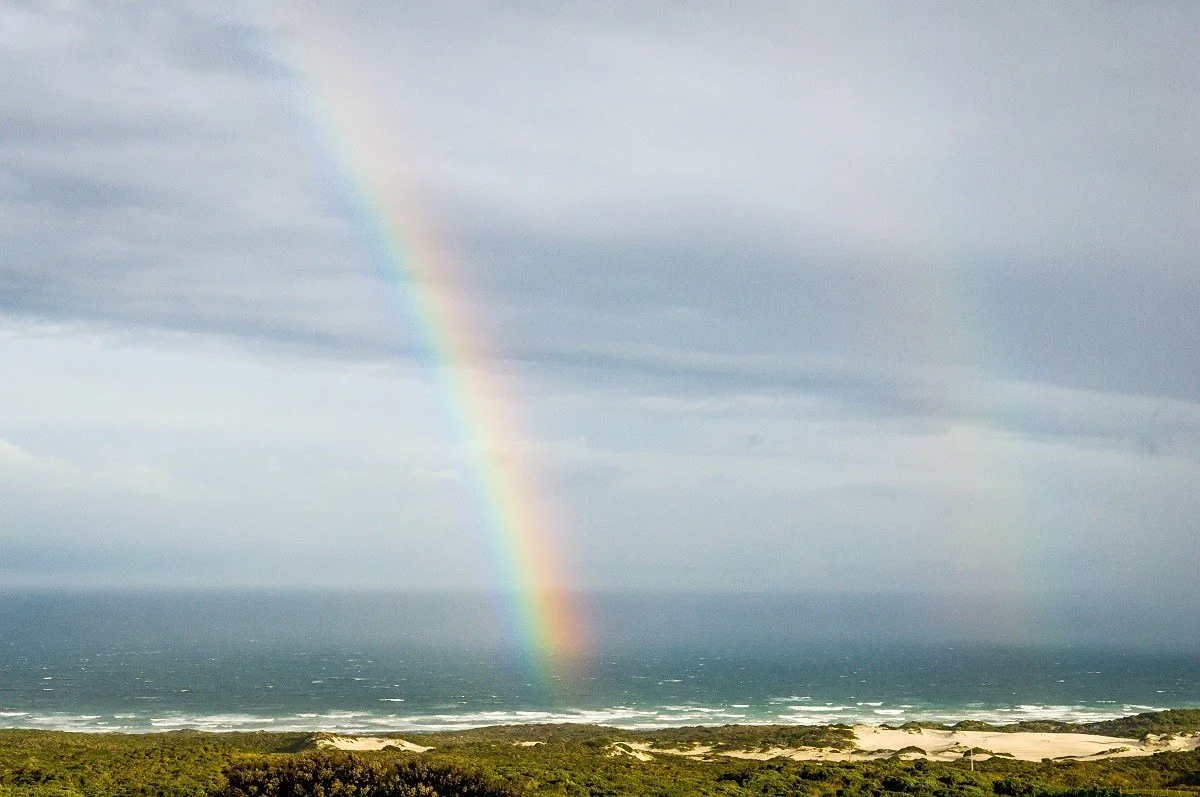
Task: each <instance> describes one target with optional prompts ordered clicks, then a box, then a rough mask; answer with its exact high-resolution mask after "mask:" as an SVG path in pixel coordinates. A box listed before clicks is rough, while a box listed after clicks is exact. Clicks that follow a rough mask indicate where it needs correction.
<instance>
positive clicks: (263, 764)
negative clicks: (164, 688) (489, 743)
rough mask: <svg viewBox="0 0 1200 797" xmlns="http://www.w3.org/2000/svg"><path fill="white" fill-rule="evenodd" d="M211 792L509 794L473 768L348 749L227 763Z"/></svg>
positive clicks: (284, 796)
mask: <svg viewBox="0 0 1200 797" xmlns="http://www.w3.org/2000/svg"><path fill="white" fill-rule="evenodd" d="M226 778H227V783H226V785H225V787H224V788H222V789H220V790H218V791H216V792H214V797H324V796H325V795H329V797H333V795H355V797H513V795H516V794H517V792H516V791H515V790H513V789H511V788H507V787H504V786H501V785H499V784H496V783H494V782H492V781H491V780H489V779H488V778H486V777H484V776H482V775H479V774H477V773H473V772H468V771H466V770H463V769H459V768H458V767H454V766H447V765H433V764H427V763H425V762H423V761H414V760H411V759H410V760H404V761H386V760H380V759H378V758H375V759H366V758H363V757H360V756H354V755H350V754H346V753H329V754H321V755H302V756H296V757H294V758H288V759H285V760H258V761H244V762H241V763H238V764H235V765H234V766H232V767H230V768H229V770H228V772H227V773H226Z"/></svg>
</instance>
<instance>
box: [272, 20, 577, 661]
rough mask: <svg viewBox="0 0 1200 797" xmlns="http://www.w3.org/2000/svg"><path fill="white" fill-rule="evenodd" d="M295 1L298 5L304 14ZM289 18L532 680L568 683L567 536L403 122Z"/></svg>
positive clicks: (332, 51) (294, 60)
mask: <svg viewBox="0 0 1200 797" xmlns="http://www.w3.org/2000/svg"><path fill="white" fill-rule="evenodd" d="M299 5H300V4H297V5H296V6H292V8H293V9H298V7H299ZM302 16H303V15H302V14H301V13H300V12H299V11H298V10H293V12H292V13H290V14H288V15H287V19H286V20H284V23H285V29H284V30H283V31H282V35H281V37H280V38H282V40H283V41H282V42H281V44H282V45H283V46H284V48H285V53H284V55H285V60H286V61H287V62H288V63H289V64H290V65H291V66H292V69H293V70H294V72H295V73H296V74H297V75H298V78H299V80H300V82H301V85H302V86H303V90H302V94H303V95H304V99H305V101H306V104H307V105H308V107H309V119H310V120H311V122H312V123H313V125H314V126H315V130H314V131H313V132H314V133H315V134H316V136H317V137H318V138H319V139H322V140H323V141H322V142H321V143H320V144H318V146H319V147H320V149H321V150H324V151H326V152H330V153H331V154H332V157H333V160H334V166H335V170H336V171H337V172H338V173H339V182H340V183H341V184H342V187H343V188H344V189H346V190H348V191H349V192H350V193H351V199H352V201H353V205H354V207H355V208H356V215H357V216H358V218H357V219H356V222H357V223H358V225H359V227H360V230H361V232H362V233H363V234H364V235H365V236H366V237H367V238H368V239H369V241H370V243H371V245H372V248H373V249H374V250H375V251H374V255H375V258H374V259H375V260H376V262H377V263H379V264H380V268H381V270H382V271H383V276H384V278H385V281H386V282H387V283H388V284H389V286H391V288H392V290H393V291H394V292H395V297H396V299H397V300H398V301H399V302H400V305H401V307H402V308H406V309H407V310H408V311H409V313H410V315H411V318H412V319H413V326H414V327H416V329H417V331H418V333H419V335H420V336H421V338H422V343H423V348H424V351H423V358H424V360H425V365H426V366H427V368H428V369H429V371H430V372H431V373H432V374H434V375H435V378H436V381H437V385H438V389H439V391H440V394H441V404H442V408H443V411H444V415H445V417H446V419H447V422H448V424H449V426H450V427H451V429H452V430H453V434H454V436H455V437H456V438H457V442H458V443H459V445H460V449H461V451H462V456H463V460H464V466H465V470H466V472H467V476H468V479H467V481H468V483H469V490H470V493H471V500H472V503H473V505H474V517H475V520H476V522H477V523H478V525H479V527H480V530H481V536H482V537H483V538H484V539H485V541H486V543H487V546H488V549H489V554H490V559H491V560H492V561H493V563H494V565H495V567H496V568H497V570H498V571H499V572H498V575H499V577H500V579H501V580H502V581H503V583H504V587H505V589H504V595H505V601H506V604H507V605H506V607H505V609H506V614H507V615H508V622H509V624H510V626H511V627H512V629H513V630H514V632H515V633H516V634H517V635H518V636H519V641H520V645H521V649H522V652H523V654H524V656H525V658H526V661H527V664H528V666H529V668H530V671H531V673H532V675H533V676H534V677H535V678H537V679H538V680H539V681H540V682H541V683H542V684H550V683H551V682H553V681H562V680H563V679H565V678H567V677H568V676H569V675H570V674H571V673H572V672H573V671H574V670H575V668H576V667H577V665H578V663H579V661H580V657H581V654H582V653H584V652H586V649H587V641H588V640H587V639H586V636H587V635H586V633H585V631H584V624H583V622H582V618H581V614H580V611H579V608H578V606H577V605H576V600H575V598H574V596H573V594H572V593H571V591H570V589H569V588H570V586H571V579H570V577H569V574H568V571H567V569H566V568H565V567H564V566H563V564H562V562H561V560H560V557H559V552H558V545H559V544H560V543H559V542H558V540H556V536H557V532H558V530H559V529H560V528H561V527H560V526H559V525H558V524H557V521H556V518H555V516H554V512H553V508H552V507H551V505H550V501H549V500H548V499H547V497H546V496H545V495H544V491H542V490H540V489H539V488H538V486H537V482H536V480H535V479H534V477H533V473H532V472H531V471H530V469H529V467H528V465H527V462H526V459H527V457H526V456H524V451H523V449H524V448H525V446H524V445H523V444H522V442H521V440H522V437H521V434H520V433H519V426H518V424H517V423H516V421H515V419H514V417H513V413H512V403H511V401H510V400H509V399H508V397H507V396H506V394H505V391H504V390H503V389H502V386H501V384H500V380H499V379H497V378H496V377H495V376H494V375H493V374H492V373H490V371H489V364H491V363H494V360H493V359H492V358H491V356H490V353H489V352H488V351H487V350H486V349H485V347H484V344H483V339H482V337H481V335H480V334H479V333H478V332H477V331H476V329H475V324H474V323H473V319H472V318H471V312H470V310H471V308H470V302H469V301H467V300H466V291H465V290H464V289H462V288H461V287H460V286H459V283H458V281H457V275H456V269H455V267H454V263H453V258H452V257H451V255H450V253H449V252H448V251H447V250H446V248H445V247H444V246H443V245H442V244H441V242H440V240H439V236H437V235H436V234H435V228H434V227H433V225H432V224H431V223H430V222H429V221H428V220H427V219H425V218H423V217H422V215H421V213H420V203H419V202H418V201H417V200H416V198H415V197H414V195H413V192H411V191H410V190H409V184H410V182H411V181H410V180H409V179H408V178H407V175H406V174H405V173H404V160H403V158H402V153H401V152H400V151H399V146H398V145H399V141H400V138H401V137H400V135H399V131H398V130H397V125H396V124H395V123H394V122H391V121H389V120H388V119H385V117H384V114H383V113H381V107H382V104H381V103H380V102H379V98H378V97H375V96H372V93H371V91H370V90H369V87H368V81H367V79H366V77H365V75H364V74H361V73H360V70H359V68H358V67H357V65H355V64H354V63H352V62H351V60H350V59H349V58H348V57H346V56H345V55H343V54H344V53H345V52H347V51H348V50H349V47H348V46H347V45H345V43H344V42H337V41H329V40H322V41H320V42H317V41H314V36H315V35H317V34H315V33H314V32H316V31H321V34H319V35H323V36H326V37H328V35H329V33H328V32H329V31H330V30H331V28H330V26H327V25H323V24H321V22H320V21H318V20H316V19H305V18H302Z"/></svg>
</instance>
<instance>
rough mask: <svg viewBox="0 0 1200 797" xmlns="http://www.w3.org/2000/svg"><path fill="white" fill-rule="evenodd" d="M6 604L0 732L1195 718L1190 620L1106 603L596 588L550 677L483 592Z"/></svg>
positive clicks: (1199, 689) (1, 614)
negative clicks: (576, 659) (580, 650)
mask: <svg viewBox="0 0 1200 797" xmlns="http://www.w3.org/2000/svg"><path fill="white" fill-rule="evenodd" d="M0 597H2V598H3V602H2V604H0V727H12V728H49V729H61V730H74V731H132V732H142V731H167V730H177V729H184V728H192V729H198V730H208V731H233V730H255V729H272V730H304V731H316V730H325V731H342V732H376V733H380V732H386V731H409V732H412V731H435V730H450V729H457V728H468V727H477V726H484V725H499V724H506V723H533V722H537V723H541V722H590V723H601V724H608V725H616V726H624V727H636V728H657V727H668V726H680V725H698V724H706V725H720V724H727V723H786V724H814V723H821V724H824V723H835V722H840V723H857V722H866V723H889V724H899V723H904V722H907V721H911V720H933V721H940V722H953V721H957V720H962V719H978V720H985V721H988V722H1012V721H1017V720H1025V719H1062V720H1070V721H1089V720H1097V719H1108V718H1112V717H1116V716H1121V715H1125V714H1132V713H1138V712H1141V711H1149V710H1155V709H1165V708H1184V707H1193V708H1194V707H1200V645H1197V643H1196V639H1197V637H1196V636H1195V635H1194V634H1192V635H1189V634H1190V626H1189V625H1188V624H1189V623H1190V622H1192V621H1191V620H1190V619H1188V618H1187V617H1184V618H1183V619H1180V618H1175V619H1173V620H1171V621H1170V622H1166V621H1163V622H1162V623H1159V625H1156V624H1155V622H1154V621H1153V619H1152V618H1146V617H1143V618H1142V619H1141V620H1139V616H1138V615H1137V613H1136V612H1135V613H1132V614H1129V615H1127V616H1120V615H1119V612H1115V610H1114V609H1113V605H1115V604H1113V605H1104V606H1099V607H1096V606H1092V607H1091V608H1088V606H1085V605H1083V604H1081V606H1080V607H1076V609H1075V610H1072V611H1066V610H1060V611H1058V612H1057V613H1055V614H1054V616H1050V617H1046V616H1043V617H1040V618H1038V619H1037V620H1036V621H1035V622H1034V623H1033V624H1032V625H1030V624H1029V622H1027V621H1026V622H1025V625H1024V626H1022V625H1021V624H1019V623H1018V624H1017V625H1016V626H1014V625H1013V624H1012V623H1011V622H1008V621H1007V620H1006V621H1004V622H1000V621H997V620H995V615H996V612H995V611H994V607H992V608H987V607H984V608H981V609H979V610H978V611H974V610H969V609H968V610H964V609H963V604H962V602H961V601H959V602H958V603H954V602H953V601H951V602H949V604H950V605H951V607H952V609H953V611H951V610H949V609H946V608H945V607H946V606H947V603H948V602H947V601H946V600H945V598H944V596H942V597H937V598H936V599H935V598H934V597H928V598H921V597H919V596H896V595H867V596H861V595H859V596H855V595H838V594H824V595H791V596H788V595H689V594H678V595H669V594H654V595H604V594H596V595H592V596H589V597H588V599H587V601H586V602H585V603H586V605H587V606H588V609H589V613H590V616H591V623H592V628H591V638H592V640H593V644H592V649H591V652H590V654H589V655H588V656H587V657H586V658H585V660H584V661H583V662H582V663H581V664H580V666H579V668H578V669H577V670H576V671H575V674H574V675H573V676H571V677H570V678H567V677H566V676H563V678H562V680H561V682H550V683H547V682H546V681H545V680H543V679H540V678H538V677H537V676H536V673H534V672H532V671H531V668H530V666H529V663H528V660H527V657H526V656H525V655H524V651H523V650H522V645H521V644H520V643H519V642H516V641H514V637H515V636H516V635H515V634H514V633H513V629H512V628H511V627H510V624H509V622H508V620H507V619H506V618H505V617H504V615H503V614H502V612H500V611H499V609H498V608H497V607H498V606H499V604H500V601H498V600H496V598H495V596H489V595H484V594H473V595H463V594H455V595H449V594H447V595H420V594H417V595H402V594H398V595H387V594H357V593H353V592H345V593H266V592H252V593H250V592H247V593H240V592H195V593H172V592H162V593H137V592H126V593H120V592H26V593H9V594H4V595H2V596H0ZM937 607H943V608H942V609H938V608H937ZM1089 612H1090V614H1089ZM1025 614H1026V615H1028V613H1027V612H1026V613H1025ZM989 617H990V618H992V619H991V620H988V619H987V618H989ZM1172 623H1174V626H1172ZM1031 631H1032V632H1036V633H1032V632H1031ZM1148 634H1149V635H1151V636H1149V637H1148V636H1147V635H1148Z"/></svg>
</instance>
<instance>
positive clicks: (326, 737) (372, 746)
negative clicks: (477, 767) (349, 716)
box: [316, 734, 433, 753]
mask: <svg viewBox="0 0 1200 797" xmlns="http://www.w3.org/2000/svg"><path fill="white" fill-rule="evenodd" d="M316 744H317V747H324V748H333V749H335V750H360V751H361V750H383V749H385V748H388V747H394V748H396V749H399V750H407V751H408V752H410V753H424V752H425V751H427V750H432V749H433V748H432V747H422V746H421V745H419V744H413V743H412V742H407V741H405V740H404V739H389V738H387V737H385V736H338V735H336V734H322V735H321V736H320V737H319V738H318V739H317V742H316Z"/></svg>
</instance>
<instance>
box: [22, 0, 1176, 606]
mask: <svg viewBox="0 0 1200 797" xmlns="http://www.w3.org/2000/svg"><path fill="white" fill-rule="evenodd" d="M215 5H216V4H213V6H215ZM226 5H227V7H224V8H221V7H213V6H210V4H206V3H200V2H195V3H189V2H184V1H183V0H165V1H163V2H154V3H144V4H140V3H129V2H111V3H109V2H70V1H69V0H62V1H61V2H49V1H47V2H20V0H18V1H17V2H9V3H5V4H3V5H2V6H0V109H2V112H0V584H5V585H10V586H52V585H72V586H80V585H118V586H131V585H151V586H163V585H189V586H198V585H200V586H202V585H224V586H276V585H290V586H333V587H348V586H362V587H371V588H396V589H428V588H434V587H485V588H486V587H495V586H497V585H499V584H500V583H501V581H502V578H503V574H502V573H500V572H499V570H498V569H497V567H496V566H495V564H494V563H493V562H491V561H489V555H488V554H487V553H486V550H487V549H486V546H485V544H484V540H483V539H482V533H481V531H480V529H479V524H478V519H477V518H475V517H473V516H472V512H471V504H470V502H469V501H468V500H467V497H468V496H469V495H470V491H471V489H472V488H471V485H470V484H468V483H467V482H468V481H469V479H470V478H471V474H470V473H469V472H468V471H466V470H464V468H463V465H462V463H463V461H464V459H463V453H462V451H463V445H464V441H463V440H461V439H458V438H457V437H456V436H455V434H454V433H453V427H452V426H451V425H449V424H448V423H447V419H446V417H445V415H444V411H443V407H442V406H441V398H440V397H439V393H438V390H437V389H436V380H435V378H434V376H433V375H432V374H431V373H430V372H429V371H428V369H427V367H426V365H425V364H424V363H425V362H426V358H425V356H424V354H423V353H422V350H423V347H424V345H425V340H424V338H423V336H422V330H420V329H419V328H417V327H415V326H414V325H413V322H412V315H411V313H410V312H409V310H408V309H407V307H406V304H405V301H404V299H403V297H402V296H401V297H397V295H396V285H395V282H394V280H389V279H388V277H387V268H386V265H387V264H386V263H381V262H380V257H379V254H378V246H377V243H378V242H377V240H376V239H377V235H378V229H377V228H376V227H375V226H373V222H372V221H371V219H370V217H369V214H368V213H366V212H365V209H366V208H367V204H366V203H365V200H364V196H363V193H362V186H361V185H360V184H356V183H355V182H354V181H353V180H352V179H351V178H350V177H349V175H348V172H347V168H346V155H347V153H346V152H344V151H339V149H338V148H337V146H335V144H334V134H335V133H336V130H337V127H338V122H339V120H338V119H336V118H335V117H336V114H337V110H336V107H337V103H333V104H332V105H331V104H329V103H327V102H322V100H321V99H320V98H319V97H318V96H317V95H316V94H315V93H314V91H313V84H312V81H313V80H314V78H319V77H320V75H319V66H318V64H319V63H320V62H321V59H322V57H323V56H324V55H330V56H336V58H337V59H338V61H339V62H340V63H342V64H343V65H348V68H349V72H348V74H351V75H352V76H354V77H355V79H356V80H357V81H360V83H359V84H358V85H357V88H358V89H359V90H360V91H361V94H360V95H359V96H361V97H366V98H370V100H371V101H372V103H373V105H374V106H375V107H374V108H373V113H374V114H375V115H376V117H377V118H380V119H383V120H386V122H387V124H388V126H389V129H388V130H387V131H386V132H387V136H388V140H391V141H393V142H394V158H395V161H396V166H397V169H398V171H400V172H402V173H405V174H407V175H408V179H409V181H410V182H411V184H410V185H408V186H405V189H406V191H407V193H408V195H409V196H410V197H411V198H412V201H413V202H416V203H419V204H420V207H419V208H415V209H414V212H419V215H421V216H423V217H425V218H428V219H430V220H431V224H432V225H433V227H432V228H431V229H434V230H436V231H437V233H436V235H437V238H438V242H439V243H440V245H441V246H442V247H443V248H444V249H445V250H446V251H448V252H450V253H452V258H451V259H452V261H453V262H454V264H455V268H456V269H457V270H458V272H459V273H458V277H459V282H460V283H461V284H462V286H464V293H463V297H462V298H463V300H464V301H466V302H467V303H468V305H467V306H468V307H469V308H470V310H469V314H470V315H471V316H472V317H473V319H474V320H475V322H476V323H477V325H478V327H479V329H480V330H481V331H482V334H483V335H484V336H486V338H487V346H488V348H489V349H490V350H491V351H492V352H494V356H493V357H492V358H491V359H489V360H487V361H486V362H484V363H481V364H479V365H480V367H482V368H484V369H486V370H488V371H489V372H492V373H493V374H494V375H495V376H496V377H497V378H499V379H501V380H502V381H503V382H504V383H505V384H506V385H507V386H508V389H509V392H510V393H511V397H512V403H513V407H512V410H513V412H514V413H515V415H516V416H518V417H519V418H520V419H521V421H520V439H516V440H512V441H511V445H512V448H513V450H512V451H511V452H495V453H496V454H497V455H499V456H512V457H519V458H521V459H523V460H525V461H527V462H528V464H529V465H530V467H531V469H532V470H533V471H534V472H535V473H536V474H538V476H539V479H540V484H541V490H542V491H543V493H544V494H545V496H546V498H547V500H548V501H550V502H551V503H552V504H553V505H554V506H555V508H556V509H557V512H558V514H559V516H560V518H561V520H562V523H561V527H560V528H558V530H557V534H558V537H559V539H558V545H559V546H560V548H561V552H562V555H563V556H564V558H565V559H566V560H567V561H568V562H569V566H570V572H571V576H570V578H571V580H572V583H574V584H576V585H578V586H581V587H604V588H616V589H624V588H649V587H655V588H661V587H678V588H687V589H692V588H720V589H749V590H813V589H830V588H835V589H840V588H848V589H884V588H897V587H918V588H925V589H1009V588H1016V589H1042V588H1047V587H1061V588H1066V589H1076V588H1084V587H1087V586H1089V585H1091V586H1097V585H1102V586H1104V587H1106V588H1108V587H1112V588H1117V589H1129V590H1139V589H1146V588H1149V587H1150V586H1151V585H1154V588H1156V589H1157V588H1159V587H1162V586H1163V585H1168V586H1172V585H1173V586H1180V585H1184V586H1186V585H1190V584H1192V582H1193V581H1194V579H1195V568H1196V563H1197V562H1200V542H1198V540H1200V534H1198V533H1197V531H1198V530H1200V489H1198V488H1197V486H1198V485H1200V312H1198V310H1197V307H1198V306H1200V264H1198V263H1197V255H1196V252H1197V251H1198V241H1197V233H1198V232H1200V149H1198V148H1197V146H1196V142H1197V141H1200V105H1198V104H1197V103H1196V102H1195V98H1196V97H1198V96H1200V45H1198V44H1197V41H1196V36H1195V32H1196V31H1197V30H1200V6H1197V5H1196V4H1195V3H1191V2H1181V3H1178V4H1170V3H1152V4H1115V3H1114V4H1098V3H1052V4H1045V3H997V4H992V5H993V8H992V10H990V11H989V10H979V9H977V8H976V7H975V6H971V7H970V8H967V7H966V6H963V5H961V4H958V3H920V4H917V3H893V2H887V3H883V2H880V3H844V2H837V3H798V2H794V0H789V1H788V2H779V3H773V2H760V3H750V4H730V3H719V2H689V3H685V4H682V5H680V4H676V3H672V4H645V3H619V2H612V3H576V4H572V3H566V4H552V3H547V4H540V3H534V2H513V3H495V4H486V3H469V2H423V3H405V2H383V1H382V0H380V2H373V3H372V2H348V3H337V4H333V3H327V4H320V5H314V6H312V7H306V6H304V5H301V6H300V8H301V10H300V11H297V10H296V6H292V5H290V4H289V6H288V10H287V14H286V17H285V16H284V14H283V13H281V12H282V11H283V7H282V6H281V7H279V8H276V7H272V6H270V5H260V6H255V7H253V8H252V9H251V10H242V8H241V4H226ZM466 444H469V441H466Z"/></svg>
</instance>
